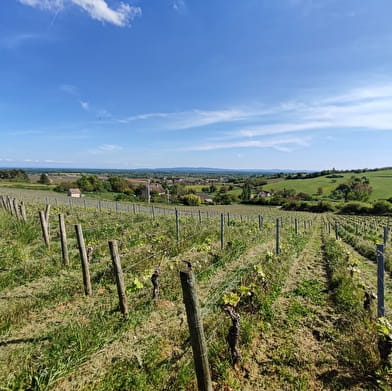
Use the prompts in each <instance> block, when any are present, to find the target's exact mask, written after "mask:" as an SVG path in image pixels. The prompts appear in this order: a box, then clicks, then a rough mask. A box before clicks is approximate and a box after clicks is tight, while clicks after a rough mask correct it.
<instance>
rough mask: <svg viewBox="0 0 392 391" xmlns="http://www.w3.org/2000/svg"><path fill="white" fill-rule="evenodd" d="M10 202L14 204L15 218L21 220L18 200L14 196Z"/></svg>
mask: <svg viewBox="0 0 392 391" xmlns="http://www.w3.org/2000/svg"><path fill="white" fill-rule="evenodd" d="M12 203H13V206H14V209H15V216H16V218H17V219H18V220H21V219H22V216H21V215H20V213H19V205H18V200H17V199H16V198H14V199H13V200H12Z"/></svg>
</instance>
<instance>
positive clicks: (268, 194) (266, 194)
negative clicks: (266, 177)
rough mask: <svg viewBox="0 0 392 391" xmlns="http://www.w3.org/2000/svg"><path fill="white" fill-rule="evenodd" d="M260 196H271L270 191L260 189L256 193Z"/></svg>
mask: <svg viewBox="0 0 392 391" xmlns="http://www.w3.org/2000/svg"><path fill="white" fill-rule="evenodd" d="M257 195H258V196H259V197H261V198H265V197H271V193H270V192H269V191H261V192H260V193H259V194H257Z"/></svg>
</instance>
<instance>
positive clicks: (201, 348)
mask: <svg viewBox="0 0 392 391" xmlns="http://www.w3.org/2000/svg"><path fill="white" fill-rule="evenodd" d="M180 278H181V287H182V293H183V298H184V304H185V309H186V315H187V319H188V327H189V333H190V337H191V344H192V351H193V360H194V364H195V370H196V377H197V384H198V389H199V391H213V390H212V382H211V374H210V368H209V365H208V352H207V343H206V339H205V336H204V329H203V322H202V319H201V311H200V307H199V301H198V297H197V292H196V287H195V276H194V274H193V272H192V269H191V268H188V269H185V270H182V271H180Z"/></svg>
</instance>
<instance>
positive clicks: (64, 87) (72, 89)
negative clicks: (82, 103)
mask: <svg viewBox="0 0 392 391" xmlns="http://www.w3.org/2000/svg"><path fill="white" fill-rule="evenodd" d="M60 90H61V91H64V92H66V93H67V94H70V95H74V96H78V95H79V88H78V87H76V86H74V85H73V84H61V85H60Z"/></svg>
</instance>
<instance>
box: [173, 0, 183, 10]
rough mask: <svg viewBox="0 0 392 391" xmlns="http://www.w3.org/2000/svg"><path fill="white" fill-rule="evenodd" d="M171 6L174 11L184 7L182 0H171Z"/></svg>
mask: <svg viewBox="0 0 392 391" xmlns="http://www.w3.org/2000/svg"><path fill="white" fill-rule="evenodd" d="M173 8H174V9H175V10H176V11H183V10H184V9H185V8H186V5H185V1H184V0H173Z"/></svg>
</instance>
